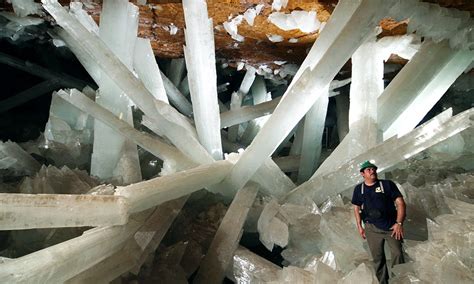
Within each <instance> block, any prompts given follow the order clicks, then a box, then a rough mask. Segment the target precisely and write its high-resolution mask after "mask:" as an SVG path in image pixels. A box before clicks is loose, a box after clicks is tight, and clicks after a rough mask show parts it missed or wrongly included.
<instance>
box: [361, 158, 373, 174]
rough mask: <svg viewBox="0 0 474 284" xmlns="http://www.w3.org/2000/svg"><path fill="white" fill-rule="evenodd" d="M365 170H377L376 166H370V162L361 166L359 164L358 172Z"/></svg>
mask: <svg viewBox="0 0 474 284" xmlns="http://www.w3.org/2000/svg"><path fill="white" fill-rule="evenodd" d="M367 168H374V169H376V170H377V166H376V165H374V164H372V163H371V162H370V161H365V162H363V163H362V164H360V171H361V172H363V171H364V170H365V169H367Z"/></svg>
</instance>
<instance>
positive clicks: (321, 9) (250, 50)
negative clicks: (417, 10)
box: [4, 0, 474, 65]
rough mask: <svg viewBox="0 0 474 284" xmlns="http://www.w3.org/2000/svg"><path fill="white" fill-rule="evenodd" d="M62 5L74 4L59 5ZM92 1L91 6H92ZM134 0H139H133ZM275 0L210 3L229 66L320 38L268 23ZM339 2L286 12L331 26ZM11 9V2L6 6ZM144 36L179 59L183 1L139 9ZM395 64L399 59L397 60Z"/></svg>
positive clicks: (317, 1) (461, 2)
mask: <svg viewBox="0 0 474 284" xmlns="http://www.w3.org/2000/svg"><path fill="white" fill-rule="evenodd" d="M60 2H61V3H62V4H63V5H65V4H67V3H68V2H69V1H67V0H63V1H60ZM84 2H88V3H89V4H88V5H87V10H88V12H89V13H90V14H91V15H92V16H93V17H94V19H95V20H96V21H97V22H98V21H99V18H100V10H101V3H102V1H100V0H93V1H90V0H88V1H84ZM91 2H92V3H91ZM130 2H135V3H136V0H132V1H130ZM272 2H273V0H207V5H208V11H209V17H210V18H212V19H213V24H214V27H215V29H214V34H215V46H216V56H217V57H218V58H224V59H226V60H227V61H228V62H229V63H230V64H232V63H235V62H239V61H245V62H247V63H250V64H269V65H272V63H273V61H276V60H279V61H287V62H290V63H300V62H301V61H302V60H303V59H304V57H305V55H306V52H307V50H308V49H309V48H310V47H311V45H312V43H313V42H314V41H315V39H316V38H317V36H318V32H315V33H310V34H306V33H303V32H301V31H300V30H290V31H284V30H281V29H279V28H278V27H276V26H275V25H273V24H272V23H270V22H269V21H267V17H268V15H269V14H270V13H272V9H271V4H272ZM337 2H338V0H289V1H288V5H287V7H286V8H284V9H282V10H281V12H291V11H293V10H306V11H311V10H315V11H316V12H317V16H318V19H319V21H321V22H326V21H327V20H328V18H329V16H330V15H331V13H332V11H333V10H334V7H335V5H336V4H337ZM425 2H431V3H437V4H439V5H440V6H443V7H449V8H457V9H460V10H468V11H471V14H472V13H473V11H474V0H425ZM257 4H265V7H264V9H263V10H262V12H261V13H260V15H258V16H257V17H256V18H255V23H254V25H253V26H249V25H248V24H247V22H246V21H242V23H241V24H240V25H239V27H238V32H239V34H240V35H242V36H244V37H245V41H244V42H237V41H235V40H233V39H232V38H231V37H230V35H228V34H227V32H226V31H225V30H224V28H223V27H222V23H223V22H225V21H227V20H228V18H229V16H232V17H235V16H237V15H239V14H243V13H244V12H245V11H246V10H247V9H248V8H251V7H253V6H255V5H257ZM5 5H8V4H4V6H5ZM139 8H140V20H139V36H140V37H145V38H149V39H150V40H151V42H152V46H153V49H154V51H155V54H156V55H157V56H158V57H162V58H177V57H182V56H183V48H182V47H183V45H184V30H183V28H184V27H185V23H184V16H183V9H182V5H181V1H180V0H149V1H147V5H139ZM170 24H174V25H175V26H176V27H177V28H178V32H177V33H176V34H175V35H171V34H170V32H169V30H168V27H169V25H170ZM381 27H382V30H383V32H382V34H381V35H380V36H390V35H402V34H405V33H406V27H407V21H402V22H396V21H394V20H392V19H384V20H382V21H381ZM268 34H275V35H280V36H282V37H283V39H284V40H283V41H282V42H278V43H274V42H271V41H270V40H268V38H267V35H268ZM290 38H296V39H298V42H297V43H290V42H288V40H289V39H290ZM394 60H395V58H394Z"/></svg>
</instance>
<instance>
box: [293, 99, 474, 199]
mask: <svg viewBox="0 0 474 284" xmlns="http://www.w3.org/2000/svg"><path fill="white" fill-rule="evenodd" d="M451 112H452V110H450V109H449V110H447V111H445V112H443V113H441V114H440V115H438V116H437V117H435V118H433V119H431V120H430V121H428V122H427V123H425V124H423V125H421V126H419V127H417V128H416V129H414V130H413V131H411V132H410V133H408V134H407V135H405V136H402V137H400V138H395V137H393V138H392V139H389V140H387V141H385V142H383V143H381V144H379V145H377V146H376V147H374V148H372V149H370V151H368V152H365V153H363V154H361V155H359V156H357V157H355V158H354V159H352V160H351V161H349V162H347V163H345V164H343V165H342V166H341V167H339V168H338V169H337V170H336V171H333V172H331V173H328V174H325V175H322V176H316V174H315V175H313V177H311V179H310V180H309V181H307V182H305V183H303V184H302V185H300V186H299V187H297V188H295V189H294V190H293V191H292V192H291V193H290V194H288V195H287V200H293V201H296V202H298V200H301V198H304V197H305V196H307V197H310V198H312V199H313V200H314V201H315V202H316V203H317V204H321V203H322V202H324V201H325V200H326V199H327V198H328V197H329V196H333V195H335V194H338V193H340V192H342V191H344V190H346V189H348V188H349V187H351V186H354V185H356V184H357V183H358V182H359V181H360V174H359V171H358V165H359V164H360V163H362V162H363V161H365V160H374V161H375V163H376V164H377V166H378V170H379V172H383V171H385V170H387V169H388V168H390V167H391V166H393V165H395V164H397V163H399V162H401V161H404V160H406V159H408V158H410V157H412V156H414V155H415V154H418V153H419V152H421V151H423V150H425V149H427V148H429V147H431V146H433V145H435V144H437V143H439V142H441V141H443V140H445V139H447V138H449V137H451V136H453V135H455V134H457V133H459V132H461V131H463V130H465V129H467V128H470V127H472V126H473V124H474V120H473V117H474V108H471V109H469V110H466V111H464V112H462V113H460V114H458V115H456V116H454V117H452V118H450V119H446V117H447V116H448V117H449V115H450V113H451Z"/></svg>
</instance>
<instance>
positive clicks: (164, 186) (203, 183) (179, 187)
mask: <svg viewBox="0 0 474 284" xmlns="http://www.w3.org/2000/svg"><path fill="white" fill-rule="evenodd" d="M231 166H232V164H231V163H230V162H229V161H219V162H214V163H212V164H207V165H203V166H199V167H196V168H193V169H190V170H186V171H181V172H178V173H174V174H171V175H167V176H163V177H158V178H154V179H151V180H148V181H143V182H139V183H135V184H132V185H129V186H126V187H119V188H117V189H116V193H115V194H117V195H121V196H125V197H127V200H128V201H129V204H130V212H139V211H143V210H145V209H148V208H151V207H153V206H156V205H159V204H161V203H163V202H166V201H169V200H172V199H176V198H179V197H181V196H184V195H188V194H191V193H193V192H194V191H197V190H199V189H201V188H204V187H207V186H210V185H213V184H216V183H218V182H220V181H221V180H222V179H223V178H224V176H225V175H226V174H227V173H228V172H229V171H230V168H231Z"/></svg>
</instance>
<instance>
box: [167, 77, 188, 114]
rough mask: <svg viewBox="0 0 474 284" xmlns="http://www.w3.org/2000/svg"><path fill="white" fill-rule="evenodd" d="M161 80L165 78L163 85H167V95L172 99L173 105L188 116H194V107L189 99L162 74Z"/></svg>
mask: <svg viewBox="0 0 474 284" xmlns="http://www.w3.org/2000/svg"><path fill="white" fill-rule="evenodd" d="M161 78H163V84H164V85H165V90H166V94H167V95H168V98H169V99H170V101H171V103H172V104H173V105H174V106H176V108H177V109H178V110H179V111H180V112H181V113H182V114H184V115H186V116H189V117H190V116H192V115H193V106H192V105H191V103H190V102H189V101H188V99H187V98H186V97H185V96H184V95H183V94H182V93H181V92H180V91H179V90H178V89H177V88H176V86H175V85H173V83H172V82H171V81H170V80H169V79H168V77H166V75H165V74H163V72H161Z"/></svg>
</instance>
